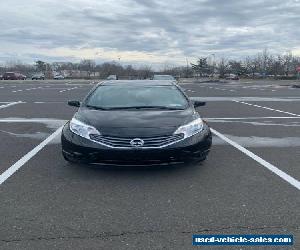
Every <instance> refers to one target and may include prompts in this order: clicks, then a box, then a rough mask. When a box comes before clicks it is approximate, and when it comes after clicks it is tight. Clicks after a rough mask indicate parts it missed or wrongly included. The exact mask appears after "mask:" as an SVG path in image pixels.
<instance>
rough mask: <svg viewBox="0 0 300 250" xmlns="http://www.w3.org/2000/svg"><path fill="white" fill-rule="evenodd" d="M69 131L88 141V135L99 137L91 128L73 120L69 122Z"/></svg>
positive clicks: (96, 131) (95, 130) (97, 132)
mask: <svg viewBox="0 0 300 250" xmlns="http://www.w3.org/2000/svg"><path fill="white" fill-rule="evenodd" d="M70 130H71V131H72V132H73V133H74V134H76V135H79V136H81V137H84V138H86V139H90V134H96V135H100V132H99V131H98V130H97V129H96V128H94V127H93V126H90V125H87V124H85V123H83V122H81V121H79V120H77V119H75V118H72V120H71V121H70Z"/></svg>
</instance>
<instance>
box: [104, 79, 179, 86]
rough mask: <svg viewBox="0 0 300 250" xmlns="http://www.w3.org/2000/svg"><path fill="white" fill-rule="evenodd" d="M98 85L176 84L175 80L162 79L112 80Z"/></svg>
mask: <svg viewBox="0 0 300 250" xmlns="http://www.w3.org/2000/svg"><path fill="white" fill-rule="evenodd" d="M99 84H100V85H102V86H103V85H104V86H107V85H128V86H135V85H139V86H173V85H176V82H175V81H171V80H169V81H162V80H112V81H103V82H101V83H99Z"/></svg>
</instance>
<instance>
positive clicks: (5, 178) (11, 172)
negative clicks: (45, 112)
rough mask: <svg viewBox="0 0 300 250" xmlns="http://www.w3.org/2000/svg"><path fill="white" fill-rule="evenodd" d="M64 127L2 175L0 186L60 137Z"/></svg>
mask: <svg viewBox="0 0 300 250" xmlns="http://www.w3.org/2000/svg"><path fill="white" fill-rule="evenodd" d="M62 128H63V127H60V128H58V129H57V130H56V131H55V132H54V133H52V134H51V135H50V136H49V137H47V138H46V139H45V140H44V141H42V142H41V143H40V144H39V145H37V146H36V147H35V148H33V149H32V150H31V151H29V152H28V153H27V154H26V155H24V156H23V157H22V158H21V159H19V160H18V161H17V162H16V163H15V164H13V165H12V166H11V167H9V168H8V169H7V170H6V171H5V172H3V173H2V174H1V175H0V185H1V184H3V183H4V182H5V181H6V180H7V179H8V178H9V177H10V176H12V175H13V174H14V173H15V172H16V171H18V170H19V169H20V168H21V167H22V166H24V164H25V163H27V162H28V161H29V160H30V159H31V158H32V157H34V156H35V155H36V154H37V153H38V152H39V151H41V150H42V149H43V148H44V147H45V146H46V145H47V144H48V143H50V142H51V141H52V140H53V139H54V138H56V137H57V136H59V135H60V133H61V131H62Z"/></svg>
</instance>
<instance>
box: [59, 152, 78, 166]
mask: <svg viewBox="0 0 300 250" xmlns="http://www.w3.org/2000/svg"><path fill="white" fill-rule="evenodd" d="M62 155H63V157H64V159H65V160H66V161H67V162H69V163H79V161H78V160H76V159H74V158H73V157H70V156H69V155H67V154H66V153H65V152H64V151H62Z"/></svg>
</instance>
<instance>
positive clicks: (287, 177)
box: [211, 128, 300, 190]
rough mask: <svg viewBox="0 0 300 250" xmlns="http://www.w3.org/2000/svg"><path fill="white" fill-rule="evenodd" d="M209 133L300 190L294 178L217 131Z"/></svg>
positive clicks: (299, 185) (299, 183)
mask: <svg viewBox="0 0 300 250" xmlns="http://www.w3.org/2000/svg"><path fill="white" fill-rule="evenodd" d="M211 131H212V133H214V134H215V135H216V136H218V137H219V138H221V139H222V140H224V141H225V142H227V143H229V144H230V145H231V146H233V147H235V148H236V149H238V150H239V151H241V152H243V153H244V154H246V155H247V156H249V157H250V158H252V159H253V160H255V161H256V162H258V163H259V164H260V165H262V166H264V167H265V168H267V169H269V170H270V171H271V172H273V173H274V174H276V175H278V176H279V177H280V178H282V179H283V180H285V181H287V182H288V183H290V184H291V185H292V186H294V187H295V188H297V189H298V190H300V182H299V181H298V180H296V179H295V178H294V177H292V176H290V175H288V174H287V173H285V172H283V171H282V170H280V169H279V168H277V167H275V166H274V165H272V164H271V163H269V162H267V161H265V160H264V159H262V158H261V157H259V156H257V155H256V154H254V153H252V152H251V151H249V150H248V149H246V148H244V147H243V146H241V145H239V144H238V143H236V142H234V141H232V140H230V139H229V138H227V137H226V136H225V135H223V134H221V133H219V132H218V131H216V130H214V129H213V128H211Z"/></svg>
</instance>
